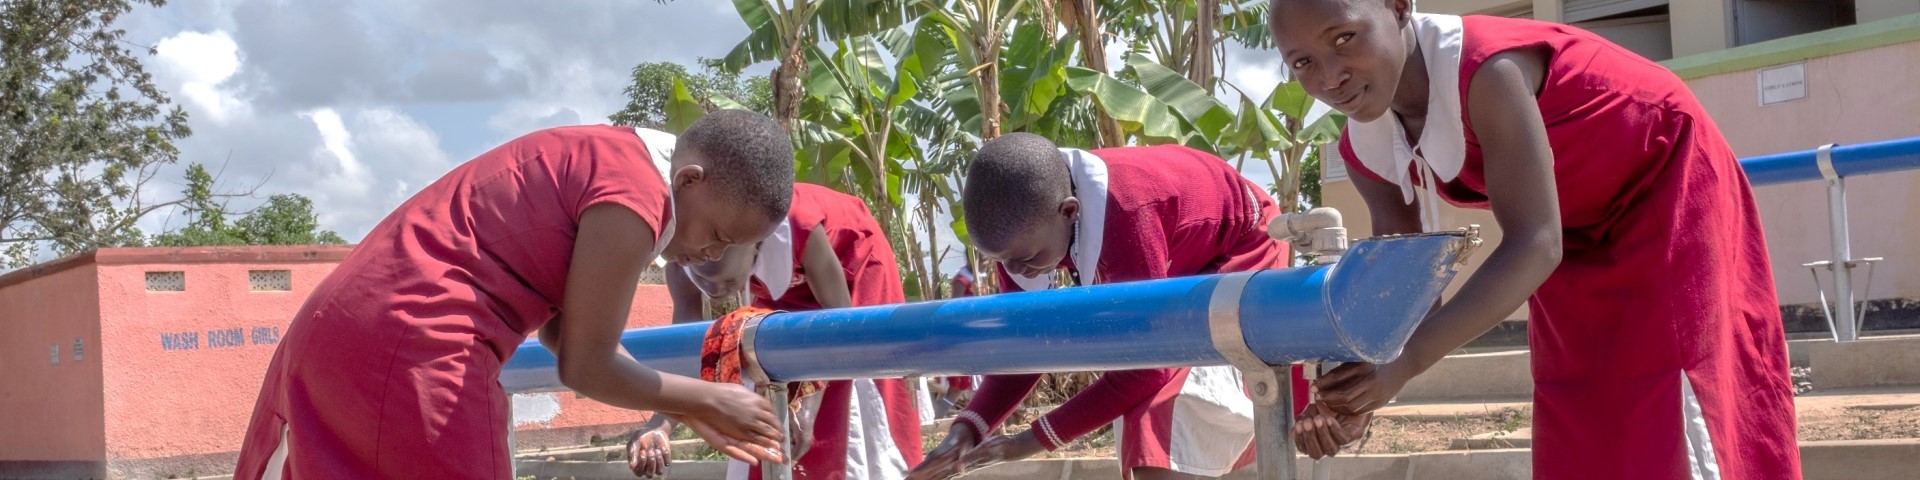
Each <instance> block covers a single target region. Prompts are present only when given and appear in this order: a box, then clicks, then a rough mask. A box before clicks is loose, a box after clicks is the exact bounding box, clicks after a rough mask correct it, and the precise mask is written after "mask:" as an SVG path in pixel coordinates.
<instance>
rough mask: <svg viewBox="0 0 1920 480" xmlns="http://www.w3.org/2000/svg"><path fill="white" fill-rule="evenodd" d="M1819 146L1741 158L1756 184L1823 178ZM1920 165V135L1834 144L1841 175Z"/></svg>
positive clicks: (1748, 176) (1834, 165) (1902, 168)
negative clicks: (1870, 141) (1878, 140)
mask: <svg viewBox="0 0 1920 480" xmlns="http://www.w3.org/2000/svg"><path fill="white" fill-rule="evenodd" d="M1815 151H1816V150H1803V151H1798V152H1788V153H1777V154H1773V155H1761V156H1758V157H1753V158H1747V159H1743V160H1741V161H1740V167H1741V168H1744V169H1746V171H1747V181H1749V182H1752V183H1753V184H1754V185H1772V184H1776V183H1789V182H1800V181H1809V180H1820V179H1821V176H1820V167H1819V165H1818V164H1817V163H1815V160H1814V158H1815V153H1814V152H1815ZM1914 169H1920V137H1911V138H1903V139H1899V140H1887V141H1881V142H1872V143H1860V144H1853V145H1837V146H1834V147H1833V171H1834V173H1837V174H1839V175H1840V176H1841V177H1855V176H1860V175H1869V174H1875V173H1886V172H1895V171H1900V170H1914Z"/></svg>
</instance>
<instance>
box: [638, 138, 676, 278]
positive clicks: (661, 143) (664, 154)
mask: <svg viewBox="0 0 1920 480" xmlns="http://www.w3.org/2000/svg"><path fill="white" fill-rule="evenodd" d="M633 133H634V134H636V135H639V136H640V143H642V144H645V145H646V147H647V156H650V157H653V168H654V170H659V171H660V180H661V181H662V182H665V184H666V186H667V212H669V213H668V214H667V225H666V227H664V228H662V229H661V230H660V239H659V240H656V241H654V242H653V253H652V254H651V255H653V264H654V265H658V266H661V267H666V266H667V259H664V258H660V252H662V251H665V250H666V249H667V242H671V241H673V233H674V226H675V225H676V224H678V223H680V212H678V211H676V209H675V206H674V203H673V145H674V142H675V141H677V140H678V137H675V136H674V135H673V134H671V133H667V132H662V131H659V130H654V129H651V128H639V127H635V128H634V129H633Z"/></svg>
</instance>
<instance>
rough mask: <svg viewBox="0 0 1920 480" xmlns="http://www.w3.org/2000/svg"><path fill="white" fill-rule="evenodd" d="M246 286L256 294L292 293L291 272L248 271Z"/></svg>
mask: <svg viewBox="0 0 1920 480" xmlns="http://www.w3.org/2000/svg"><path fill="white" fill-rule="evenodd" d="M247 286H248V287H249V288H251V289H252V290H253V291H256V292H290V291H293V271H291V270H248V271H247Z"/></svg>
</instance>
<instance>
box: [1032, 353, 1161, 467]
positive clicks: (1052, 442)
mask: <svg viewBox="0 0 1920 480" xmlns="http://www.w3.org/2000/svg"><path fill="white" fill-rule="evenodd" d="M1179 372H1180V369H1178V368H1156V369H1150V370H1123V371H1118V372H1107V373H1106V374H1104V375H1101V376H1100V379H1099V380H1096V381H1094V382H1093V385H1088V386H1087V389H1086V390H1082V391H1081V392H1080V394H1079V395H1074V396H1073V399H1072V400H1067V403H1066V404H1063V405H1060V408H1056V409H1053V411H1052V412H1050V413H1048V414H1047V415H1046V416H1044V417H1040V420H1038V421H1035V422H1033V428H1034V431H1035V432H1037V434H1038V436H1039V437H1040V444H1041V445H1045V446H1046V447H1047V450H1048V451H1053V450H1055V449H1058V448H1060V447H1061V446H1064V445H1066V444H1068V443H1072V442H1073V441H1074V440H1075V439H1078V438H1080V437H1081V436H1084V435H1086V434H1089V433H1093V431H1094V430H1099V429H1100V427H1101V426H1103V425H1106V424H1109V423H1113V420H1114V419H1117V418H1120V416H1121V415H1125V414H1126V413H1127V412H1128V411H1131V410H1133V409H1134V408H1136V407H1138V406H1140V405H1141V404H1144V403H1147V402H1149V401H1152V400H1153V397H1154V396H1156V395H1159V394H1160V391H1161V390H1164V389H1165V388H1166V386H1167V382H1171V381H1173V379H1174V378H1176V377H1178V376H1179Z"/></svg>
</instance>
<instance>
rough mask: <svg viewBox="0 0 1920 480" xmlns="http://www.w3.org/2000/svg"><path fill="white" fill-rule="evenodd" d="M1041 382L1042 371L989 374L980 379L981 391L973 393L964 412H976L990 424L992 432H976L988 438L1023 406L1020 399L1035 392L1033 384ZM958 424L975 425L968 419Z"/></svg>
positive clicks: (976, 427) (988, 427)
mask: <svg viewBox="0 0 1920 480" xmlns="http://www.w3.org/2000/svg"><path fill="white" fill-rule="evenodd" d="M1038 384H1040V375H1039V374H1027V375H988V376H986V378H985V380H983V381H981V382H980V390H979V391H976V392H974V393H973V400H971V401H968V402H967V409H966V410H965V411H964V412H962V413H963V415H964V414H966V413H971V414H973V415H976V416H978V417H979V419H980V420H981V421H983V422H985V423H986V427H987V429H988V431H984V432H975V433H978V434H980V437H981V438H986V436H987V435H989V434H991V433H993V432H992V430H994V429H998V428H999V426H1000V424H1002V423H1006V421H1007V417H1010V416H1013V410H1014V409H1016V408H1020V402H1021V401H1022V400H1026V399H1027V394H1028V393H1030V392H1033V386H1034V385H1038ZM957 423H958V424H962V425H972V424H971V423H970V422H966V421H962V422H957ZM972 426H973V428H974V430H979V429H980V426H978V425H972Z"/></svg>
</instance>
